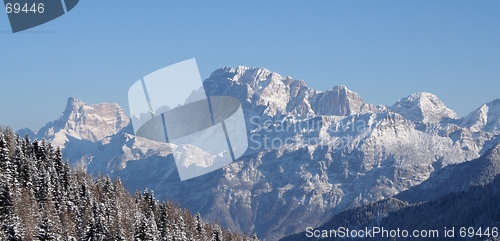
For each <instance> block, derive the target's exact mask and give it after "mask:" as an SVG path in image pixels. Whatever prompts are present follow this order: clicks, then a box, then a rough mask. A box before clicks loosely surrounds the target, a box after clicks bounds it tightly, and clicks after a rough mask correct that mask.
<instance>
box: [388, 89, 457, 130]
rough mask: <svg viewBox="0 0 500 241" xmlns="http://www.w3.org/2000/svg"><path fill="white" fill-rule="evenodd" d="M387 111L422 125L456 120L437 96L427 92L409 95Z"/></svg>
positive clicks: (454, 115) (453, 114)
mask: <svg viewBox="0 0 500 241" xmlns="http://www.w3.org/2000/svg"><path fill="white" fill-rule="evenodd" d="M389 110H390V111H392V112H396V113H399V114H400V115H402V116H403V117H405V118H406V119H408V120H412V121H419V122H424V123H437V122H440V121H441V120H443V118H451V119H457V118H458V116H457V114H456V113H455V112H454V111H453V110H451V109H449V108H448V107H446V105H445V104H444V103H443V102H442V101H441V100H439V99H438V97H437V96H435V95H433V94H431V93H427V92H419V93H415V94H411V95H410V96H408V97H406V98H403V99H401V100H398V101H397V102H396V103H395V104H394V105H393V106H392V107H389Z"/></svg>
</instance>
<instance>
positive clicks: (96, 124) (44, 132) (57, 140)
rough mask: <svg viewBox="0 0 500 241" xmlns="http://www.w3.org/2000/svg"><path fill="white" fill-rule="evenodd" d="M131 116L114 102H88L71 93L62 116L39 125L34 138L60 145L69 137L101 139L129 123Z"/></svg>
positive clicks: (91, 139) (89, 139)
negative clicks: (41, 125)
mask: <svg viewBox="0 0 500 241" xmlns="http://www.w3.org/2000/svg"><path fill="white" fill-rule="evenodd" d="M129 123H130V119H129V118H128V117H127V116H126V115H125V112H124V110H123V109H122V108H121V107H120V106H119V105H118V104H116V103H101V104H95V105H89V104H86V103H84V102H83V101H81V100H79V99H76V98H73V97H70V98H68V102H67V104H66V108H65V110H64V112H63V113H62V115H61V117H60V118H59V119H57V120H56V121H54V122H49V123H47V125H45V126H44V127H42V128H41V129H40V130H39V131H38V132H37V135H36V136H35V138H45V139H47V140H49V141H51V142H52V144H54V145H56V146H63V145H64V143H66V142H67V141H68V140H69V138H75V139H79V140H88V141H100V140H102V139H104V138H105V137H107V136H111V135H114V134H116V133H118V132H119V131H121V130H122V129H124V128H125V127H126V126H128V125H129Z"/></svg>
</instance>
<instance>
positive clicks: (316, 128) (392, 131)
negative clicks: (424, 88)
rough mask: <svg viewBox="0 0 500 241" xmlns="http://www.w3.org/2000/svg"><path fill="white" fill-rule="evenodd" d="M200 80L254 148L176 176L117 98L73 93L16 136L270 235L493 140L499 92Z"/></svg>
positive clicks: (240, 78)
mask: <svg viewBox="0 0 500 241" xmlns="http://www.w3.org/2000/svg"><path fill="white" fill-rule="evenodd" d="M204 88H205V91H206V94H207V95H208V96H233V97H235V98H237V99H239V100H240V102H241V104H242V108H243V112H244V115H245V119H246V125H247V130H248V138H249V140H248V143H249V148H248V150H247V151H246V153H245V154H244V155H243V156H242V158H240V160H238V161H235V162H233V163H231V164H229V165H227V166H225V167H224V168H222V169H219V170H217V171H214V172H211V173H209V174H206V175H203V176H200V177H197V178H194V179H190V180H187V181H183V182H181V181H180V179H179V175H178V174H177V170H176V167H175V163H174V159H173V158H172V155H170V154H171V153H170V152H169V148H167V144H165V143H159V142H154V141H149V140H146V139H142V138H136V137H135V136H134V135H133V130H132V126H131V124H130V119H129V117H127V116H126V114H125V113H124V111H123V109H122V108H121V107H120V106H118V105H117V104H109V103H103V104H97V105H88V104H85V103H84V102H82V101H80V100H77V99H75V98H69V100H68V104H67V106H66V109H65V111H64V112H63V114H62V115H61V117H60V118H59V119H57V120H55V121H53V122H49V123H48V124H47V125H45V126H44V127H42V128H41V129H40V130H38V131H36V132H33V131H31V130H29V129H22V130H19V131H18V133H20V134H22V135H23V134H29V135H30V136H31V137H32V138H45V139H48V140H49V141H52V143H53V144H54V145H57V146H60V147H62V148H63V156H64V157H65V158H67V159H69V161H70V163H71V164H72V165H73V166H82V167H84V168H86V170H87V171H88V172H90V173H93V174H98V173H101V174H109V175H111V176H112V177H116V176H120V177H121V179H122V181H123V183H124V184H125V186H126V187H127V188H128V189H129V190H131V191H134V190H135V189H139V190H143V189H145V188H146V187H147V188H149V189H154V190H155V194H156V196H157V197H158V198H160V199H172V200H175V201H178V202H180V203H181V204H182V205H183V206H184V207H187V208H188V209H189V210H191V211H192V212H200V213H201V214H202V215H203V216H204V217H207V218H212V219H217V220H218V222H219V223H221V224H222V225H223V226H225V227H227V228H230V229H232V230H238V231H242V232H245V233H248V234H251V233H254V232H255V233H257V234H258V236H259V237H262V238H265V239H266V240H277V239H279V238H281V237H283V236H285V235H287V234H291V233H294V232H300V231H304V230H305V227H307V226H313V227H314V226H319V225H320V224H322V223H324V222H325V221H327V220H329V219H330V218H331V217H332V216H333V215H335V214H337V213H339V212H341V211H342V210H345V209H346V208H349V207H353V206H358V205H361V204H367V203H372V202H375V201H379V200H382V199H384V198H388V197H392V196H394V195H397V194H398V193H401V192H404V191H406V190H408V189H410V188H412V187H415V186H417V185H419V184H421V183H423V182H425V181H426V180H428V179H429V178H430V177H432V176H433V175H434V173H438V171H439V170H441V169H443V168H444V167H446V166H450V165H454V164H458V163H464V162H467V161H470V160H473V159H476V158H478V157H480V156H481V155H482V154H484V153H485V152H486V151H487V150H488V149H490V148H491V147H493V146H494V145H495V144H497V143H499V142H500V138H499V137H500V99H496V100H493V101H492V102H489V103H485V104H484V105H482V106H481V107H479V108H478V109H477V110H475V111H473V112H471V114H469V115H468V116H466V117H464V118H458V117H457V115H456V113H455V112H454V111H453V110H450V109H449V108H447V107H446V106H445V104H444V103H443V102H441V101H440V100H439V99H438V98H437V97H436V96H435V95H433V94H430V93H416V94H412V95H410V96H408V97H406V98H403V99H401V100H398V101H397V102H396V103H395V104H394V105H392V106H375V105H372V104H369V103H365V102H364V101H363V100H362V98H361V97H360V96H359V95H358V94H357V93H355V92H353V91H351V90H349V89H348V88H347V87H346V86H343V85H339V86H335V87H333V88H332V89H330V90H326V91H317V90H313V89H311V88H309V87H308V86H307V85H306V84H305V82H304V81H302V80H294V79H292V78H291V77H284V76H281V75H279V74H277V73H275V72H272V71H270V70H267V69H265V68H249V67H241V66H240V67H238V68H236V69H235V68H231V67H224V68H221V69H218V70H216V71H214V72H213V73H212V74H211V76H210V77H209V78H208V79H206V80H205V81H204ZM459 174H460V173H458V174H454V175H459ZM440 192H441V191H437V193H436V194H435V195H437V196H439V195H444V194H445V193H440Z"/></svg>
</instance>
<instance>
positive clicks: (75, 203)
mask: <svg viewBox="0 0 500 241" xmlns="http://www.w3.org/2000/svg"><path fill="white" fill-rule="evenodd" d="M0 171H1V172H0V224H1V232H0V240H85V241H87V240H217V241H220V240H242V241H247V240H257V237H255V235H254V236H253V237H247V236H245V235H241V234H238V233H235V232H231V231H228V230H224V229H223V228H222V227H221V226H220V225H218V224H217V223H216V222H215V223H210V222H205V221H203V220H202V218H201V216H200V214H199V213H197V214H195V215H193V214H191V213H190V212H189V211H188V210H186V209H183V208H181V207H180V206H178V205H175V204H174V203H173V202H170V201H166V202H159V201H158V200H156V199H155V197H154V193H153V191H148V190H145V191H144V192H142V193H139V192H136V193H135V195H134V196H133V197H132V196H131V195H130V193H129V192H128V191H127V190H126V189H125V188H124V187H123V185H122V182H121V181H120V179H119V178H118V179H117V180H115V181H112V180H111V179H110V178H109V177H108V176H100V177H97V178H94V177H92V176H90V175H87V174H86V173H85V172H84V171H83V170H72V169H71V168H70V166H69V163H68V162H66V161H64V160H63V157H62V155H61V151H60V150H59V149H56V148H54V147H52V146H51V144H50V143H47V142H45V141H44V140H40V141H37V140H34V141H31V140H30V139H29V137H28V136H26V137H24V138H21V137H19V136H15V135H14V134H13V132H12V130H11V129H9V128H5V129H4V128H1V129H0Z"/></svg>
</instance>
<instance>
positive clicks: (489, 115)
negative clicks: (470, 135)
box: [462, 99, 500, 133]
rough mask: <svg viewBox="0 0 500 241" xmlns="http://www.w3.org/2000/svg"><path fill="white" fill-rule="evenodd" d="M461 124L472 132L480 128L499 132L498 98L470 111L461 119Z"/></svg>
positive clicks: (499, 106) (499, 107) (499, 103)
mask: <svg viewBox="0 0 500 241" xmlns="http://www.w3.org/2000/svg"><path fill="white" fill-rule="evenodd" d="M462 125H463V126H466V127H468V128H470V130H471V131H473V132H478V131H481V130H482V131H488V132H493V133H500V99H495V100H493V101H491V102H488V103H486V104H483V105H482V106H481V107H479V108H477V109H476V110H475V111H473V112H471V113H470V114H469V115H467V116H466V117H465V118H464V119H463V122H462Z"/></svg>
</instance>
